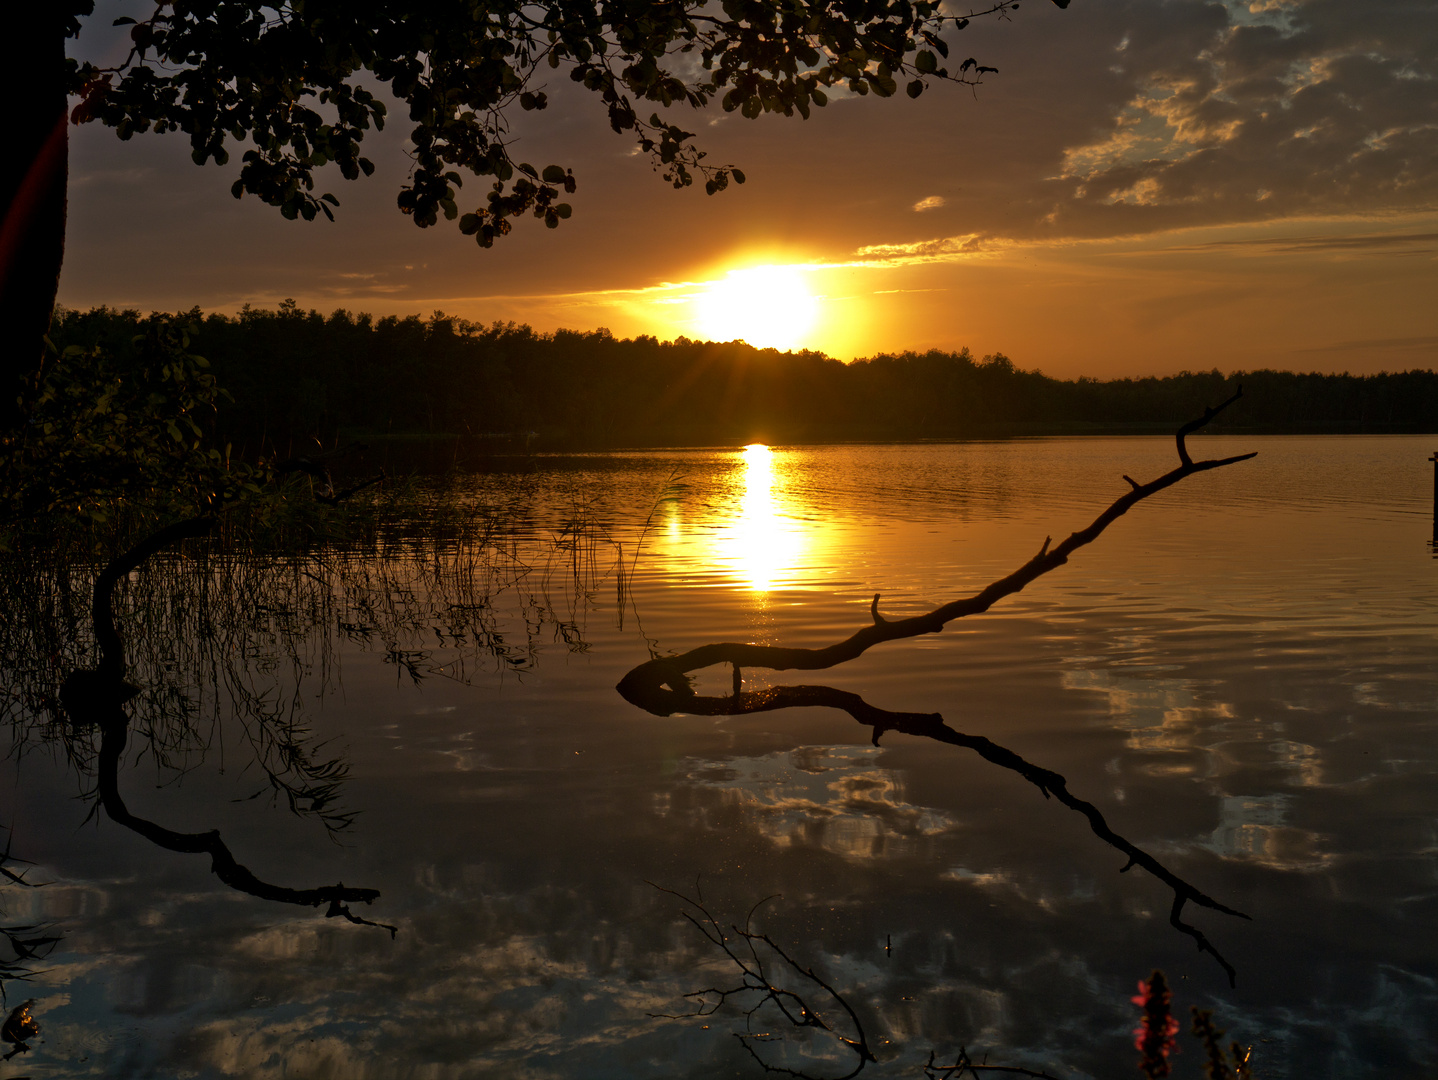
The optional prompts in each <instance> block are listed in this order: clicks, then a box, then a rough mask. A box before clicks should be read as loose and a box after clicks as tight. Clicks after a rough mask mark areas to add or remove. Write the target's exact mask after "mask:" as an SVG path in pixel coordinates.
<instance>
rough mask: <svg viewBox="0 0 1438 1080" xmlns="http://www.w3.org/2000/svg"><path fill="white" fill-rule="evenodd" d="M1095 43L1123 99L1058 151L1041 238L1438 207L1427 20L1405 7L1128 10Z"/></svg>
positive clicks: (1431, 34) (1434, 49) (1437, 86)
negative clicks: (1102, 48)
mask: <svg viewBox="0 0 1438 1080" xmlns="http://www.w3.org/2000/svg"><path fill="white" fill-rule="evenodd" d="M1108 35H1109V36H1110V37H1113V38H1114V39H1115V40H1116V41H1117V44H1115V45H1114V46H1113V47H1112V49H1111V50H1109V55H1116V56H1117V57H1118V58H1119V60H1120V63H1119V64H1117V65H1115V68H1114V70H1115V71H1116V72H1117V73H1119V74H1120V75H1121V79H1122V82H1123V84H1124V86H1125V88H1126V95H1125V97H1124V98H1123V99H1122V100H1120V101H1119V102H1117V103H1116V104H1115V105H1114V106H1112V107H1110V108H1109V109H1108V114H1107V116H1106V118H1105V120H1104V122H1103V124H1102V125H1101V127H1100V130H1099V131H1097V132H1095V133H1094V134H1093V135H1092V136H1091V137H1088V138H1083V139H1079V140H1074V141H1071V142H1069V143H1067V144H1066V145H1064V146H1063V147H1062V148H1061V153H1060V160H1061V167H1060V168H1059V170H1058V171H1057V172H1056V174H1055V175H1053V176H1052V177H1050V178H1049V179H1048V187H1049V189H1050V195H1049V200H1050V207H1049V211H1048V214H1047V215H1045V218H1044V222H1045V224H1046V225H1048V226H1049V227H1050V229H1051V231H1052V232H1053V233H1055V234H1058V235H1064V234H1070V235H1098V234H1105V233H1106V234H1108V235H1117V234H1120V233H1123V232H1130V233H1138V232H1148V231H1155V230H1161V229H1168V228H1175V227H1179V226H1189V225H1203V224H1219V223H1227V222H1240V221H1255V220H1271V219H1280V218H1284V217H1296V216H1311V215H1324V214H1328V215H1339V216H1361V215H1367V214H1381V213H1392V212H1403V211H1407V212H1412V211H1421V210H1426V209H1432V208H1433V207H1435V206H1438V20H1419V19H1415V18H1414V17H1413V16H1412V14H1411V5H1405V4H1402V3H1399V2H1377V3H1373V4H1370V5H1365V6H1364V8H1363V11H1362V13H1361V15H1355V12H1354V10H1353V8H1352V6H1351V5H1348V4H1341V3H1337V2H1336V0H1306V2H1305V0H1283V2H1280V0H1263V2H1257V0H1255V2H1248V3H1234V2H1230V3H1229V4H1227V5H1225V6H1220V5H1215V4H1197V3H1177V4H1167V5H1161V6H1160V5H1155V4H1145V3H1137V2H1131V3H1129V4H1127V5H1124V6H1123V9H1122V14H1121V16H1119V17H1116V18H1115V19H1114V20H1113V21H1112V23H1111V25H1110V27H1109V28H1108ZM1120 45H1121V46H1122V48H1120V47H1119V46H1120ZM1069 74H1070V75H1071V76H1072V75H1074V74H1077V73H1075V72H1073V71H1072V70H1071V71H1070V73H1069ZM1034 195H1035V201H1041V196H1040V194H1039V192H1038V191H1035V193H1034ZM1013 224H1014V225H1015V226H1019V227H1022V225H1021V223H1019V222H1014V223H1013Z"/></svg>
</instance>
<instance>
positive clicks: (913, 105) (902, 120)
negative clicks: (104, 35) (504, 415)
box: [61, 0, 1438, 377]
mask: <svg viewBox="0 0 1438 1080" xmlns="http://www.w3.org/2000/svg"><path fill="white" fill-rule="evenodd" d="M1422 6H1423V5H1415V4H1413V3H1411V2H1405V0H1367V2H1365V4H1364V5H1362V9H1361V12H1360V11H1355V8H1354V6H1353V5H1352V4H1351V3H1340V2H1337V0H1307V2H1305V0H1226V2H1225V3H1213V2H1202V0H1166V2H1160V0H1127V2H1125V0H1105V2H1103V3H1100V2H1099V0H1074V2H1073V3H1072V4H1071V6H1070V7H1069V8H1068V10H1066V11H1060V10H1058V9H1057V8H1056V7H1054V6H1053V5H1050V4H1039V3H1033V4H1029V5H1024V7H1023V10H1021V11H1020V12H1018V13H1016V14H1015V16H1014V17H1013V18H1012V19H1011V20H1008V21H1004V22H999V23H990V24H980V23H974V24H972V25H971V26H970V28H969V29H967V30H965V31H964V32H963V33H962V34H958V35H955V36H954V37H955V44H954V47H955V50H956V51H958V52H964V53H969V52H971V53H973V54H974V55H976V56H978V57H979V58H980V59H981V61H982V62H984V63H986V64H990V65H992V66H994V67H997V68H998V69H999V74H998V75H996V76H989V77H988V78H987V80H986V82H985V84H984V85H983V86H981V87H979V88H978V89H977V92H976V93H970V92H969V91H967V90H964V89H961V88H957V87H952V88H944V87H937V88H935V89H932V90H931V91H930V92H929V93H928V94H926V95H925V96H924V97H922V98H920V99H919V100H918V101H910V100H908V99H907V98H896V99H891V100H887V101H881V100H878V99H874V98H852V97H851V98H844V97H842V96H840V97H837V99H836V100H832V101H831V103H830V105H829V107H828V108H826V109H823V110H819V111H818V113H817V114H816V115H815V117H814V118H813V119H812V120H810V121H808V122H803V121H800V120H798V119H797V118H795V119H793V120H785V119H783V118H782V117H775V116H765V117H761V118H760V119H759V120H757V121H748V120H744V119H742V118H741V117H739V116H738V115H737V114H723V113H721V112H717V111H716V112H714V113H712V114H711V113H707V112H705V113H698V114H694V113H692V112H690V113H688V115H686V116H684V117H683V118H682V120H683V122H684V123H686V124H687V125H688V126H689V127H690V129H691V130H695V131H697V132H699V133H700V144H701V146H702V147H703V148H705V149H707V150H708V151H709V152H710V157H711V160H715V161H722V162H729V163H733V164H736V165H739V166H741V167H742V168H743V169H744V171H745V172H746V174H747V176H748V183H747V184H745V185H744V186H743V187H733V186H731V187H730V189H729V190H728V191H726V192H724V193H722V194H720V195H716V196H713V197H708V196H705V195H704V194H703V192H702V191H700V190H693V189H691V190H687V191H682V192H676V191H673V190H671V189H670V188H669V187H668V186H667V185H666V184H665V183H664V182H663V181H662V180H661V179H660V178H659V177H658V176H657V175H655V174H654V173H653V172H652V170H651V168H650V165H649V163H648V161H647V160H646V159H645V158H643V157H641V156H638V155H637V154H635V153H633V152H632V147H631V145H630V144H629V143H627V142H626V141H625V140H624V139H623V138H621V137H619V136H616V135H614V134H612V133H611V132H610V131H609V130H608V126H607V124H606V123H605V122H604V118H603V115H602V112H601V107H600V105H599V104H598V102H596V101H593V100H590V99H589V97H588V96H587V95H586V94H584V92H583V91H581V90H578V89H577V88H575V87H573V86H572V85H571V84H569V83H568V81H567V80H562V79H557V80H555V82H554V83H553V84H552V85H551V86H550V87H549V90H550V97H551V101H552V104H551V107H550V108H549V110H547V111H546V112H545V113H542V114H537V115H534V114H526V115H525V116H524V117H523V124H522V125H520V126H519V127H518V128H517V133H518V134H519V135H520V137H521V142H520V144H519V145H520V153H521V155H522V156H523V157H525V158H526V159H528V160H532V161H534V162H535V163H536V164H544V163H549V162H555V163H561V164H565V165H569V166H572V167H573V169H574V171H575V174H576V176H577V177H578V179H579V185H580V186H579V191H578V193H577V194H576V196H574V197H573V198H572V199H571V202H572V203H573V204H574V208H575V214H574V217H573V218H572V219H571V220H570V221H568V222H566V223H564V224H563V225H562V226H561V227H560V228H559V229H558V230H554V231H550V230H546V229H545V228H543V226H542V225H541V224H540V223H539V222H535V221H533V220H526V221H524V222H522V223H521V224H520V225H519V226H517V228H516V230H515V232H514V233H513V234H512V235H511V236H509V237H507V238H505V239H503V240H501V241H499V243H498V244H497V245H496V246H495V247H494V248H493V249H490V250H487V251H486V250H483V249H480V248H478V247H477V246H476V245H475V244H474V243H473V241H472V240H469V239H467V238H465V237H462V236H460V235H459V233H458V232H457V231H456V230H455V229H454V228H453V227H452V226H448V227H447V226H446V225H445V224H443V223H441V225H439V226H437V227H435V228H432V229H428V230H419V229H416V228H415V227H414V226H413V225H412V224H411V223H410V221H409V220H408V219H406V218H404V217H402V216H401V215H400V214H399V213H398V212H397V211H396V210H395V209H394V197H395V193H396V191H397V189H398V186H399V184H400V183H402V182H403V177H404V175H405V170H406V167H407V159H406V158H405V157H404V153H403V144H404V134H405V125H404V122H403V112H402V111H401V110H394V115H393V121H392V123H391V124H390V125H389V126H388V127H387V129H386V131H385V132H384V133H383V135H381V136H377V137H375V139H374V141H373V144H372V145H371V146H369V148H368V152H369V155H370V156H371V157H372V158H373V159H374V160H375V161H376V164H377V165H378V166H379V167H378V169H377V171H376V174H375V176H374V177H372V178H370V179H368V180H364V181H359V182H356V183H346V182H345V181H343V180H342V179H340V178H339V177H338V176H335V177H334V179H333V187H332V188H331V190H333V191H334V193H335V194H336V195H338V196H339V198H340V200H341V203H342V205H341V207H340V208H339V211H338V213H337V216H338V220H337V221H336V222H335V223H333V224H331V223H328V222H324V221H316V222H311V223H305V222H289V221H284V220H283V219H281V218H280V216H279V214H278V212H277V211H275V210H273V209H271V208H269V207H267V206H264V205H262V204H260V203H259V202H258V201H257V200H255V199H253V198H246V199H243V200H240V201H236V200H235V199H233V198H232V197H231V196H230V194H229V185H230V183H231V182H232V180H233V175H232V169H229V168H219V167H216V166H213V165H211V166H208V167H205V168H197V167H195V166H194V165H193V164H191V163H190V160H189V150H188V145H187V144H186V143H185V142H184V141H183V139H182V138H181V137H177V136H173V135H171V136H158V137H157V136H148V137H146V136H140V137H137V138H135V139H134V140H132V141H130V142H128V143H121V142H120V141H118V140H117V139H116V138H115V136H114V134H113V133H112V132H110V131H107V130H104V129H101V128H99V127H97V126H94V125H91V126H88V127H85V128H81V129H78V130H77V131H76V132H75V133H74V143H73V160H72V186H71V196H70V199H71V201H70V227H69V243H68V248H67V255H66V265H65V271H64V275H63V278H62V282H61V301H62V302H63V303H66V304H69V305H71V306H75V307H85V306H89V305H92V304H101V303H108V304H112V305H118V306H134V307H139V308H142V309H151V308H159V309H179V308H189V307H191V306H193V305H196V304H198V305H200V306H201V307H203V308H205V309H206V310H220V311H233V310H236V309H237V308H239V307H240V306H241V305H243V304H245V303H253V304H256V305H261V306H273V305H274V304H275V303H277V302H278V301H279V300H280V299H283V298H285V297H293V298H294V299H295V300H297V301H298V302H299V303H300V304H301V305H302V306H306V307H317V308H320V309H321V310H325V311H328V310H330V309H332V308H335V307H346V308H349V309H351V310H356V311H370V312H374V313H376V314H413V313H419V314H423V315H428V314H429V313H430V312H432V311H434V310H435V309H442V310H444V311H446V312H448V313H450V314H453V315H459V316H463V317H467V318H471V319H475V320H480V321H486V322H488V321H491V320H495V319H505V320H508V319H513V320H517V321H522V322H528V323H531V324H533V325H534V326H536V327H538V328H540V329H545V330H549V329H554V328H557V327H570V328H575V329H591V328H594V327H597V326H601V325H602V326H608V327H609V328H610V329H611V330H613V331H614V332H615V333H616V334H618V335H620V336H631V335H635V334H642V333H647V334H654V335H656V336H659V337H661V338H670V337H674V336H678V335H680V334H683V335H687V336H689V337H711V336H746V335H747V336H750V337H754V338H760V337H763V336H765V334H766V330H765V327H766V326H767V327H768V331H767V332H768V333H771V334H773V335H774V340H776V341H781V342H783V343H787V342H785V341H784V339H786V338H787V339H791V340H793V341H795V342H796V343H797V344H799V345H803V346H808V347H812V348H816V349H821V350H823V351H825V352H828V353H829V354H830V355H833V356H837V357H839V358H841V359H850V358H852V357H854V356H863V355H872V354H874V353H877V352H881V351H898V350H903V349H928V348H940V349H958V348H961V347H964V346H968V347H969V348H970V349H972V350H973V351H974V352H975V353H976V354H980V355H982V354H986V353H992V352H1004V353H1006V354H1007V355H1009V356H1010V357H1011V358H1012V359H1013V360H1014V362H1015V363H1017V364H1018V365H1019V366H1021V367H1025V368H1039V369H1042V370H1043V371H1045V372H1047V373H1049V374H1051V375H1056V376H1061V377H1074V376H1077V375H1081V374H1082V375H1092V376H1098V377H1108V376H1114V375H1129V374H1148V373H1156V374H1165V373H1168V372H1173V371H1178V370H1180V369H1184V368H1190V369H1198V368H1202V369H1207V368H1211V367H1218V368H1221V369H1223V370H1232V369H1239V368H1253V367H1279V368H1289V369H1300V370H1321V371H1343V370H1348V371H1354V372H1361V371H1377V370H1397V369H1403V368H1412V367H1425V368H1429V367H1435V366H1438V301H1435V297H1438V91H1435V89H1434V86H1435V85H1438V82H1435V80H1438V19H1434V18H1432V17H1431V16H1432V12H1431V11H1428V12H1422V11H1421V10H1420V9H1421V8H1422ZM99 8H100V9H102V10H100V13H99V15H97V17H96V21H97V22H99V21H101V20H102V21H103V23H104V24H105V25H108V23H109V22H110V20H111V18H112V17H113V14H114V12H110V11H107V10H103V9H106V5H105V4H103V3H102V4H101V5H99ZM117 10H118V9H117ZM95 40H96V37H95V35H94V34H91V28H90V27H87V28H86V31H85V32H84V33H82V35H81V38H80V40H79V43H78V44H77V45H76V46H75V48H74V50H73V51H74V52H76V53H77V54H86V55H92V54H88V53H86V49H87V46H88V47H90V48H95V49H99V48H100V46H99V45H97V44H95ZM238 157H239V155H238V154H234V160H238ZM483 190H484V185H483V184H481V183H480V182H478V181H474V180H472V181H471V182H470V184H469V186H468V187H467V188H466V190H465V192H464V193H463V194H466V195H468V196H469V197H470V198H471V199H472V201H474V202H476V203H477V202H478V201H479V199H480V195H481V192H482V191H483ZM462 201H463V200H462ZM755 266H774V267H788V268H793V269H789V270H776V271H768V272H766V275H767V276H764V277H762V278H761V279H760V280H759V281H758V283H757V284H758V286H759V288H758V292H757V293H752V292H751V293H746V292H745V291H744V290H743V288H742V280H743V279H742V277H741V278H738V279H733V278H731V277H729V272H730V271H734V270H739V269H743V268H747V267H755ZM736 281H737V282H738V283H737V284H736ZM715 282H730V286H728V287H726V288H730V291H729V292H727V293H725V291H724V289H722V288H721V289H716V287H715V285H714V283H715ZM716 294H720V295H716ZM771 302H772V303H773V304H774V305H775V306H776V307H777V308H778V310H779V312H780V314H779V316H778V322H777V324H776V323H774V322H773V320H770V322H768V323H765V322H764V320H763V319H762V318H760V316H761V315H762V309H763V307H764V306H765V304H767V303H771ZM726 311H727V312H729V313H730V314H729V315H728V316H727V317H726V315H725V312H726ZM756 319H757V320H758V321H756ZM756 343H768V342H756Z"/></svg>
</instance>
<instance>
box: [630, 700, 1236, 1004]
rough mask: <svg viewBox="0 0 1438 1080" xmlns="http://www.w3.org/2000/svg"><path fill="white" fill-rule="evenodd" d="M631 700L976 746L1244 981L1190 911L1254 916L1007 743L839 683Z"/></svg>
mask: <svg viewBox="0 0 1438 1080" xmlns="http://www.w3.org/2000/svg"><path fill="white" fill-rule="evenodd" d="M625 698H626V699H627V700H628V701H629V702H630V703H631V704H633V705H638V706H639V707H640V708H642V709H645V710H647V711H648V712H651V713H654V714H655V715H657V716H669V715H670V714H671V713H674V712H685V713H690V714H692V715H695V716H744V715H748V714H750V713H760V712H775V711H777V710H779V709H794V708H814V707H820V706H822V707H826V708H830V709H840V710H842V711H844V712H846V713H848V714H849V715H850V716H852V717H853V718H854V719H855V720H857V721H859V723H861V724H864V725H865V726H867V727H870V728H872V729H873V735H872V739H873V743H874V745H875V746H878V745H879V739H880V737H881V736H882V735H883V734H884V733H885V732H888V731H898V732H902V733H903V734H905V735H913V736H916V737H918V738H923V739H933V740H935V741H936V742H942V743H948V744H949V745H951V746H962V747H964V748H965V749H968V750H972V751H974V752H975V753H977V754H978V755H979V756H980V757H982V758H983V759H984V760H985V761H990V762H992V763H993V764H995V765H998V766H1000V767H1001V768H1005V769H1008V770H1010V771H1011V772H1016V773H1018V774H1019V775H1020V776H1022V777H1023V778H1024V779H1025V780H1027V781H1028V782H1029V783H1031V784H1033V785H1034V786H1035V787H1036V788H1038V789H1039V790H1040V791H1041V792H1043V795H1044V798H1046V799H1047V798H1049V797H1053V798H1055V799H1057V800H1058V801H1059V802H1060V803H1062V804H1063V805H1064V806H1067V807H1068V808H1069V809H1070V810H1073V811H1076V812H1077V813H1080V814H1082V815H1083V816H1084V817H1085V818H1086V819H1087V820H1088V823H1089V828H1090V829H1091V830H1093V834H1094V835H1095V836H1097V837H1098V838H1099V839H1100V840H1102V841H1103V842H1104V843H1106V844H1108V845H1109V846H1111V847H1113V848H1115V849H1117V850H1118V851H1120V852H1122V853H1123V855H1124V856H1125V858H1126V859H1127V860H1128V861H1127V862H1126V863H1125V864H1124V865H1123V867H1122V868H1121V869H1120V871H1119V873H1127V872H1128V871H1129V870H1131V869H1133V867H1135V866H1141V867H1143V869H1145V870H1147V871H1148V872H1149V873H1150V874H1152V875H1153V876H1154V877H1156V878H1157V879H1158V880H1159V881H1161V882H1163V883H1164V884H1165V885H1166V886H1168V888H1169V889H1171V890H1172V891H1173V906H1172V907H1171V908H1170V909H1169V916H1168V921H1169V925H1171V926H1172V927H1173V928H1174V929H1176V930H1178V931H1179V932H1181V933H1184V934H1187V935H1188V936H1189V937H1191V938H1193V940H1194V942H1195V943H1196V944H1197V945H1198V950H1199V952H1206V953H1208V954H1209V955H1210V956H1212V957H1213V958H1214V960H1215V961H1217V962H1218V965H1219V966H1220V967H1221V968H1223V970H1224V972H1225V973H1226V974H1227V975H1228V984H1229V985H1230V986H1235V985H1237V979H1238V974H1237V972H1236V971H1235V970H1234V967H1233V965H1232V964H1230V963H1229V962H1228V961H1227V960H1226V959H1225V958H1224V956H1223V954H1222V953H1220V952H1219V951H1218V949H1217V948H1215V947H1214V945H1213V943H1212V942H1211V941H1209V940H1208V938H1207V937H1206V936H1205V935H1204V933H1203V931H1201V930H1199V929H1198V928H1197V927H1196V926H1193V925H1191V924H1189V923H1186V922H1184V921H1183V918H1182V915H1183V909H1184V907H1185V905H1187V904H1188V903H1190V902H1192V903H1194V904H1197V905H1198V906H1199V907H1205V908H1209V909H1210V910H1213V911H1220V912H1222V913H1223V914H1225V915H1232V916H1234V917H1235V918H1239V919H1248V918H1250V916H1248V915H1246V914H1244V913H1243V912H1241V911H1238V910H1236V909H1234V908H1231V907H1229V906H1228V905H1226V904H1222V903H1219V901H1217V900H1215V899H1213V897H1211V896H1209V895H1208V894H1207V893H1204V892H1202V891H1201V890H1199V889H1198V888H1196V887H1195V886H1193V885H1191V884H1190V883H1189V882H1187V881H1185V880H1184V879H1183V878H1181V877H1179V876H1178V875H1177V874H1175V873H1174V872H1173V871H1171V870H1169V869H1168V867H1166V866H1164V865H1163V864H1162V863H1161V862H1159V861H1158V860H1157V859H1155V858H1154V857H1153V856H1152V855H1150V854H1149V853H1148V852H1146V851H1144V850H1143V849H1142V848H1140V847H1138V846H1137V845H1136V844H1134V843H1133V842H1132V841H1130V840H1128V839H1127V838H1126V837H1123V836H1121V835H1119V834H1118V833H1116V832H1114V830H1113V829H1112V828H1111V827H1110V826H1109V823H1108V821H1107V820H1106V819H1105V818H1104V816H1103V812H1102V811H1101V810H1099V808H1098V807H1097V806H1095V805H1094V804H1093V803H1091V802H1088V801H1087V800H1085V799H1080V798H1078V797H1077V796H1075V795H1073V794H1071V793H1070V792H1069V789H1068V781H1067V780H1065V779H1064V777H1063V776H1061V775H1060V774H1059V773H1056V772H1054V771H1053V770H1052V769H1045V768H1043V767H1042V766H1039V765H1035V764H1033V763H1032V762H1029V761H1026V760H1025V759H1024V758H1022V757H1020V756H1019V755H1018V754H1016V753H1014V752H1013V751H1012V750H1010V749H1008V748H1007V747H1004V746H1000V745H999V744H998V743H996V742H993V741H992V740H990V739H987V738H985V737H984V736H982V735H965V734H964V733H963V732H961V731H955V730H954V729H953V728H951V727H949V725H948V724H946V723H945V722H944V718H943V717H942V716H941V715H940V714H938V713H906V712H890V711H889V710H888V709H880V708H878V707H877V706H874V705H870V704H869V703H868V702H867V701H865V700H864V699H863V698H862V697H860V696H859V695H858V694H854V693H851V692H849V691H847V690H838V689H835V688H834V687H832V686H772V687H769V688H767V689H764V690H754V691H745V692H742V693H738V694H735V695H733V696H731V697H701V696H699V695H698V694H695V693H693V692H692V691H688V692H681V691H676V690H672V689H669V688H667V687H662V686H661V687H654V688H651V689H650V692H649V694H647V695H639V694H635V695H634V696H631V695H630V694H628V693H626V694H625Z"/></svg>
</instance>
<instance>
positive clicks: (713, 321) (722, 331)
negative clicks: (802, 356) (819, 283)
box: [696, 266, 819, 349]
mask: <svg viewBox="0 0 1438 1080" xmlns="http://www.w3.org/2000/svg"><path fill="white" fill-rule="evenodd" d="M696 306H697V308H698V329H699V333H700V335H701V336H702V337H706V338H708V339H710V340H711V341H733V340H735V339H739V340H742V341H747V342H748V343H749V344H750V345H753V346H755V347H756V348H760V349H767V348H775V349H793V348H797V347H799V346H801V345H802V344H804V341H805V338H806V336H807V335H808V333H809V331H810V330H811V329H812V328H813V325H814V317H815V315H816V314H817V311H818V306H819V305H818V301H817V300H815V298H814V294H813V293H811V292H810V291H809V283H808V281H807V279H806V277H805V274H804V271H802V270H800V269H799V268H797V267H794V266H756V267H753V268H751V269H748V270H730V271H729V273H728V274H727V275H725V277H724V278H723V280H721V281H716V282H713V283H712V284H710V286H709V287H708V289H706V290H705V291H704V292H703V293H702V294H701V295H700V296H699V297H698V298H697V300H696Z"/></svg>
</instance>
